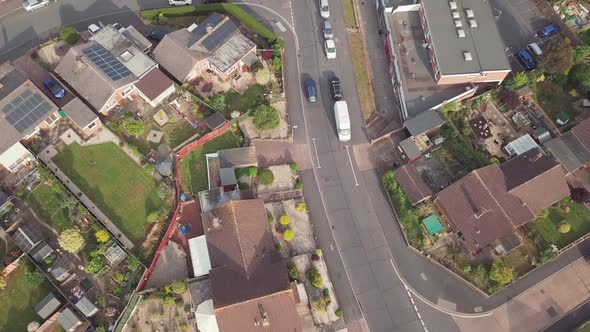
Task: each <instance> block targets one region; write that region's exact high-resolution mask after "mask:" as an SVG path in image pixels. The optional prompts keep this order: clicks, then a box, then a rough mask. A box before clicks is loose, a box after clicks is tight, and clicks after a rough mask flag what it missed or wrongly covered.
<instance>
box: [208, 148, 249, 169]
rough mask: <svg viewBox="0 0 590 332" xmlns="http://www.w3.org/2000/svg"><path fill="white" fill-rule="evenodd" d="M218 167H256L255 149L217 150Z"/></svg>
mask: <svg viewBox="0 0 590 332" xmlns="http://www.w3.org/2000/svg"><path fill="white" fill-rule="evenodd" d="M217 153H218V155H219V167H221V168H234V167H235V168H240V167H247V166H256V165H258V159H257V158H256V147H254V146H247V147H243V148H234V149H225V150H219V151H218V152H217Z"/></svg>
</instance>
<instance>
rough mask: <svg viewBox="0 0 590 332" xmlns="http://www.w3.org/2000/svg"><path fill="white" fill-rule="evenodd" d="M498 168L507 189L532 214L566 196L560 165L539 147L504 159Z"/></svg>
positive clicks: (566, 186)
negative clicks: (506, 159) (507, 159)
mask: <svg viewBox="0 0 590 332" xmlns="http://www.w3.org/2000/svg"><path fill="white" fill-rule="evenodd" d="M500 169H501V170H502V172H503V173H504V177H505V179H506V187H507V189H508V191H509V192H510V193H511V194H512V195H514V196H516V197H518V198H520V199H521V200H522V201H523V202H524V203H525V204H526V205H527V206H528V207H529V208H530V209H531V211H532V212H533V213H535V214H537V213H538V212H539V211H541V210H542V209H544V208H546V207H548V206H551V205H553V204H554V203H556V202H558V201H560V200H561V199H563V198H565V197H567V196H568V195H569V187H568V185H567V182H566V181H565V172H564V170H563V168H562V166H561V165H560V164H559V163H558V162H557V161H556V160H555V159H553V158H552V157H549V156H547V155H545V154H544V153H542V152H541V151H540V150H539V149H533V150H530V151H527V152H526V153H523V154H521V155H520V156H518V157H516V158H513V159H511V160H509V161H507V162H505V163H504V164H502V165H500Z"/></svg>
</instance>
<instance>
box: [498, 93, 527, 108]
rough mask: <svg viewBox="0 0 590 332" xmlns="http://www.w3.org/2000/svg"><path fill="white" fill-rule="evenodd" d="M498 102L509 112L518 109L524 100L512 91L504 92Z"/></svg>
mask: <svg viewBox="0 0 590 332" xmlns="http://www.w3.org/2000/svg"><path fill="white" fill-rule="evenodd" d="M498 100H499V101H500V103H502V104H503V105H504V106H505V107H506V108H507V109H509V110H512V109H515V108H518V107H520V105H522V100H521V99H520V96H519V95H518V93H516V92H514V91H511V90H504V91H503V92H502V93H501V94H500V96H498Z"/></svg>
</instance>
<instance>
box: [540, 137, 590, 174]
mask: <svg viewBox="0 0 590 332" xmlns="http://www.w3.org/2000/svg"><path fill="white" fill-rule="evenodd" d="M543 146H544V147H545V148H547V150H549V152H550V153H551V154H552V155H553V156H554V157H555V158H556V159H557V160H558V161H559V162H560V163H561V165H563V167H564V168H565V169H566V170H567V171H568V173H570V172H573V171H575V170H576V169H578V168H580V167H582V166H584V165H586V164H587V163H590V151H588V149H587V148H586V147H585V146H584V144H582V142H580V140H579V139H578V138H577V137H576V135H574V133H573V132H571V131H568V132H567V133H565V134H563V135H561V136H559V137H556V138H554V139H552V140H550V141H549V142H547V143H545V144H544V145H543Z"/></svg>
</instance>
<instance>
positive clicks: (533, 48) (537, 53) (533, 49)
mask: <svg viewBox="0 0 590 332" xmlns="http://www.w3.org/2000/svg"><path fill="white" fill-rule="evenodd" d="M527 49H528V50H529V53H531V54H532V55H533V57H534V58H535V59H537V60H540V59H541V58H542V57H543V51H542V50H541V47H539V45H538V44H537V43H531V44H529V46H527Z"/></svg>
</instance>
